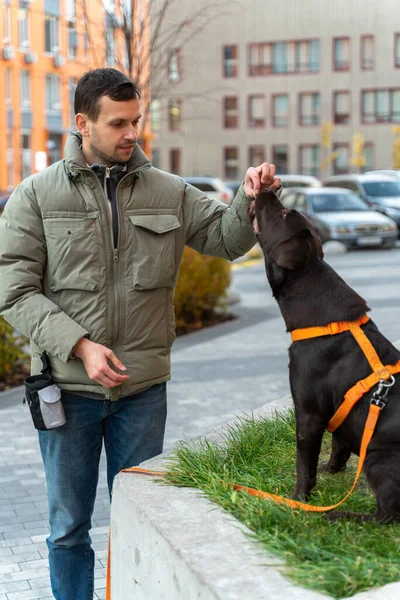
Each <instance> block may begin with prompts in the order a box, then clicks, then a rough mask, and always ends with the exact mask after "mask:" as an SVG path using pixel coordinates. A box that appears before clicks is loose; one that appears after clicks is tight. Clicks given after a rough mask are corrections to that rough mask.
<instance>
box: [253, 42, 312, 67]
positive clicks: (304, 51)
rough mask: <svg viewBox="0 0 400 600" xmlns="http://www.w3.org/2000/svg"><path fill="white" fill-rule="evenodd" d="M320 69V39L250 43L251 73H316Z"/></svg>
mask: <svg viewBox="0 0 400 600" xmlns="http://www.w3.org/2000/svg"><path fill="white" fill-rule="evenodd" d="M317 71H319V41H318V40H298V41H292V42H274V43H263V44H250V46H249V75H271V74H283V73H285V74H287V73H316V72H317Z"/></svg>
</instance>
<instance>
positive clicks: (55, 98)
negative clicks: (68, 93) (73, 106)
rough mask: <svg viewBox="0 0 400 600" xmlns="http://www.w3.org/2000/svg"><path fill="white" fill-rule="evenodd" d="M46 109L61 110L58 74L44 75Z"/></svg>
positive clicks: (53, 111) (50, 111) (51, 111)
mask: <svg viewBox="0 0 400 600" xmlns="http://www.w3.org/2000/svg"><path fill="white" fill-rule="evenodd" d="M46 111H47V112H48V113H53V114H55V113H57V114H59V113H60V112H61V79H60V76H59V75H46Z"/></svg>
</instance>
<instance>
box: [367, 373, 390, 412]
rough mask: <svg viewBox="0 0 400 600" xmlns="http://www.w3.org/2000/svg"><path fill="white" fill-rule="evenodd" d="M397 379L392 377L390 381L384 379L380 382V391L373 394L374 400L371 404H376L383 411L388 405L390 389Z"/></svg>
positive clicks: (372, 399)
mask: <svg viewBox="0 0 400 600" xmlns="http://www.w3.org/2000/svg"><path fill="white" fill-rule="evenodd" d="M394 383H395V378H394V377H393V375H391V376H390V379H389V381H385V380H384V379H380V380H379V384H378V389H377V390H375V392H374V393H373V394H372V398H371V401H370V404H375V406H377V407H378V408H380V409H381V410H383V409H384V408H385V406H386V404H387V401H388V399H387V398H386V396H387V395H388V393H389V391H390V388H391V387H392V386H393V385H394Z"/></svg>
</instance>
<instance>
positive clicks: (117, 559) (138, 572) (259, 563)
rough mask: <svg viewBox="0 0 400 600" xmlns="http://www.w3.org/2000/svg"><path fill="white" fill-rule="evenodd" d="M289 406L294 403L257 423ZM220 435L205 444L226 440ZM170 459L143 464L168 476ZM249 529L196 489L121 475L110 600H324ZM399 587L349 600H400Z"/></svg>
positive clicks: (267, 410)
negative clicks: (284, 570) (294, 578)
mask: <svg viewBox="0 0 400 600" xmlns="http://www.w3.org/2000/svg"><path fill="white" fill-rule="evenodd" d="M290 405H291V398H290V396H286V397H285V398H283V399H281V400H280V401H279V402H276V403H270V404H267V405H265V406H264V407H262V408H261V409H260V410H258V411H257V413H256V414H255V416H256V417H259V416H261V415H262V416H266V415H267V416H268V415H271V414H272V413H273V412H274V411H275V410H277V409H284V408H287V407H288V406H290ZM223 430H224V428H222V429H221V430H220V431H219V432H212V433H211V434H210V435H208V436H207V438H208V439H214V440H218V439H221V432H223ZM164 465H165V456H164V457H163V456H161V457H157V458H156V459H153V460H151V461H147V462H145V463H143V464H142V465H141V466H143V467H144V468H148V469H154V470H163V468H164ZM246 532H248V530H247V528H246V527H245V526H243V525H242V524H241V523H239V522H238V521H236V520H235V519H234V518H233V517H231V516H230V515H228V514H227V513H225V512H224V511H223V510H222V509H220V508H218V507H216V505H215V504H212V503H211V502H209V501H208V500H206V499H205V498H204V497H202V495H201V494H200V493H199V492H198V491H196V490H192V489H186V488H176V487H170V486H164V485H161V484H159V483H157V482H155V481H154V478H152V477H149V476H148V475H136V474H134V475H133V474H130V473H121V474H120V475H118V477H117V478H116V481H115V484H114V492H113V503H112V509H111V557H112V560H111V586H112V587H111V589H112V600H131V599H132V600H195V599H196V600H243V598H244V597H246V598H249V599H251V600H269V599H271V600H272V599H274V600H318V599H320V600H322V599H328V598H329V597H328V596H325V595H323V594H319V593H316V592H312V591H310V590H306V589H304V588H300V587H298V586H296V585H294V584H293V583H292V582H291V581H289V580H288V579H286V578H284V577H283V576H282V575H281V574H280V573H279V572H278V570H277V568H276V566H277V565H278V564H279V563H280V561H279V560H277V559H276V557H274V556H272V555H268V554H267V553H266V552H265V551H264V550H263V549H261V548H260V547H259V546H258V545H257V544H256V543H254V542H252V541H251V540H249V538H248V537H247V536H246V535H245V533H246ZM399 598H400V583H394V584H389V585H386V586H384V587H382V588H379V589H375V590H372V591H369V592H363V593H360V594H357V595H355V596H352V599H353V600H378V599H382V600H398V599H399Z"/></svg>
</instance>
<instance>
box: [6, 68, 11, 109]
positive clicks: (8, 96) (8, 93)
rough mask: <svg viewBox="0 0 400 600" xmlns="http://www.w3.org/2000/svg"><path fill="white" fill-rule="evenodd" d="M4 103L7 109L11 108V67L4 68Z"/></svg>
mask: <svg viewBox="0 0 400 600" xmlns="http://www.w3.org/2000/svg"><path fill="white" fill-rule="evenodd" d="M5 103H6V107H7V109H11V108H12V77H11V69H9V68H7V69H6V98H5Z"/></svg>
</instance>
